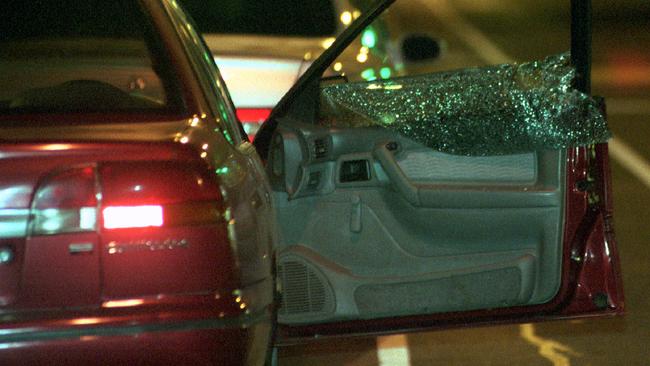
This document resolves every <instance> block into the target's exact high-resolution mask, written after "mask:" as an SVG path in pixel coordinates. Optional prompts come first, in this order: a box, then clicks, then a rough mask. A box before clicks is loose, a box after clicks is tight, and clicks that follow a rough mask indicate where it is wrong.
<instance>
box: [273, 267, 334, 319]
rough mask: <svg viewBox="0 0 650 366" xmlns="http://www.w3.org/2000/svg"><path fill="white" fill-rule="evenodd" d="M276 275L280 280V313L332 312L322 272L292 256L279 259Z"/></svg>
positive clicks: (308, 313) (331, 302) (320, 313)
mask: <svg viewBox="0 0 650 366" xmlns="http://www.w3.org/2000/svg"><path fill="white" fill-rule="evenodd" d="M278 276H279V277H280V280H281V281H282V302H281V305H280V309H279V313H280V315H285V316H294V315H298V316H312V315H322V314H323V313H331V312H332V308H333V304H334V301H333V295H332V291H331V289H330V287H329V286H328V285H327V282H326V281H325V278H324V277H323V276H322V274H321V273H320V272H318V271H317V270H316V269H314V268H313V267H312V266H310V265H309V264H308V263H305V262H304V261H302V260H296V259H293V258H292V259H291V260H285V261H281V262H280V264H279V266H278Z"/></svg>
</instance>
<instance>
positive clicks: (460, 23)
mask: <svg viewBox="0 0 650 366" xmlns="http://www.w3.org/2000/svg"><path fill="white" fill-rule="evenodd" d="M418 3H419V4H420V6H422V7H425V8H427V9H428V10H429V11H431V13H432V14H434V15H436V16H437V17H438V20H439V21H440V22H441V23H442V24H443V25H445V26H446V27H448V28H449V29H450V30H451V31H452V32H454V34H455V35H456V36H457V37H458V38H459V39H460V40H462V41H463V42H464V43H465V45H466V46H467V47H469V48H470V49H472V50H474V52H475V53H476V54H477V56H479V57H480V58H481V59H483V61H485V62H486V63H488V64H500V63H512V62H515V59H514V58H513V57H511V56H509V55H508V54H507V53H506V52H504V51H503V50H502V49H501V48H500V47H499V46H497V44H496V43H494V42H493V41H492V40H491V39H490V38H488V37H487V36H486V35H485V34H484V33H483V32H482V31H481V30H479V29H478V28H476V27H475V26H474V25H472V24H471V23H469V22H468V21H467V20H465V18H464V17H463V16H462V15H460V14H459V13H458V11H456V10H455V9H454V8H453V7H452V6H451V5H449V1H448V0H418ZM619 103H620V104H619ZM639 104H641V106H639ZM646 105H647V104H646V103H643V102H642V103H638V101H636V102H635V101H628V102H623V103H621V102H620V101H618V100H617V101H615V102H614V105H613V106H612V107H613V110H610V113H612V114H619V113H620V114H624V113H621V112H628V113H633V114H638V112H645V109H646V108H647V107H645V106H646ZM609 152H610V155H611V157H612V159H613V160H614V161H615V162H616V163H618V164H620V165H622V166H623V167H624V168H625V169H627V170H628V171H629V172H630V173H632V174H633V175H634V176H635V177H636V178H638V179H639V180H640V181H641V182H642V183H643V184H645V185H646V187H648V188H650V164H649V163H648V162H647V160H645V159H644V158H643V156H641V154H639V153H638V152H636V151H635V150H634V149H633V148H632V147H631V146H629V145H627V144H626V143H625V142H623V141H622V140H620V139H618V138H616V139H611V140H610V141H609Z"/></svg>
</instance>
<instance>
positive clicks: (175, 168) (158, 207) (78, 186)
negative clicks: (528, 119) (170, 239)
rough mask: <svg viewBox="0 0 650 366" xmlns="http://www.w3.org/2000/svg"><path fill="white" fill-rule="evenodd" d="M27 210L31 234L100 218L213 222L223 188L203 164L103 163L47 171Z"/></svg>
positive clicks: (134, 224)
mask: <svg viewBox="0 0 650 366" xmlns="http://www.w3.org/2000/svg"><path fill="white" fill-rule="evenodd" d="M98 198H101V200H98ZM100 212H101V215H99V213H100ZM31 216H32V222H31V234H32V235H49V234H62V233H74V232H92V231H96V230H97V229H98V223H99V222H101V223H102V225H101V228H103V229H105V230H113V229H129V228H146V227H162V226H166V227H173V226H182V225H194V224H202V223H214V222H217V221H219V220H221V219H222V218H221V192H220V190H219V188H218V184H217V183H216V182H215V181H214V177H211V176H210V175H208V174H207V170H206V169H205V168H204V167H198V166H191V165H190V164H187V163H168V162H158V163H155V162H146V163H141V162H138V163H106V164H103V165H102V166H101V167H100V168H99V171H97V168H95V167H94V166H85V167H79V168H72V169H67V170H63V171H59V172H56V173H54V174H50V175H49V176H47V177H46V178H45V179H43V180H42V182H41V183H40V184H39V187H38V189H37V192H36V195H35V196H34V199H33V202H32V208H31Z"/></svg>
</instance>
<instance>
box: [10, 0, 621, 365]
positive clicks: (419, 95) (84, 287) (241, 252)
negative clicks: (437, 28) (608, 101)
mask: <svg viewBox="0 0 650 366" xmlns="http://www.w3.org/2000/svg"><path fill="white" fill-rule="evenodd" d="M390 3H391V1H388V0H386V1H380V2H378V3H377V4H376V5H374V6H373V7H371V8H369V9H366V11H364V12H363V14H362V15H361V16H360V17H359V18H358V19H357V20H356V21H355V23H354V24H353V25H352V26H351V27H349V28H348V29H347V30H346V31H344V32H343V34H342V35H341V36H340V37H339V38H338V39H337V41H335V43H334V44H333V45H332V46H331V47H330V48H329V49H328V50H327V51H326V52H325V53H324V54H323V55H322V56H321V58H319V59H318V60H317V61H316V62H315V63H314V64H313V65H312V67H311V68H310V69H309V70H307V72H305V73H304V74H303V76H302V77H301V78H300V79H299V81H298V82H297V84H296V85H295V86H294V88H293V89H292V90H290V91H289V93H288V94H287V95H286V96H285V97H284V98H283V100H282V101H281V102H280V103H279V104H278V106H277V107H276V108H275V109H274V111H273V112H272V113H271V116H270V117H269V119H268V120H267V121H266V123H265V124H264V125H263V126H262V128H261V130H260V132H259V133H258V135H257V138H256V140H255V146H253V145H251V144H250V143H249V142H248V141H247V138H246V136H245V133H244V132H243V129H242V128H241V124H240V123H239V122H238V120H237V119H236V116H235V109H234V107H233V105H232V102H231V100H230V97H229V95H228V92H227V90H226V87H225V85H224V84H223V81H222V79H221V77H220V76H219V72H218V70H217V68H216V67H215V65H214V61H213V58H212V56H211V54H210V52H209V50H208V49H207V48H206V47H205V45H204V43H203V41H202V39H201V38H200V36H199V35H198V34H197V33H196V31H195V28H194V27H193V25H192V23H191V21H189V20H188V19H187V18H186V17H185V16H184V14H183V12H182V10H181V9H180V7H179V6H178V5H177V3H176V2H175V1H174V0H142V1H136V0H115V1H98V0H85V1H73V0H70V1H59V2H47V3H46V2H24V3H20V4H14V3H6V2H5V3H3V4H2V5H0V10H1V12H0V13H1V14H3V22H2V25H1V27H2V28H1V29H0V80H2V84H1V85H2V88H1V90H0V110H1V114H0V124H1V125H2V132H3V133H2V136H1V137H0V167H1V171H2V172H3V174H2V175H1V176H0V316H1V317H0V364H2V365H41V364H57V365H77V364H102V365H110V364H128V365H150V364H173V365H183V364H187V365H239V364H241V365H260V364H264V363H265V362H267V363H272V362H274V361H275V360H274V359H273V357H272V356H273V353H272V352H270V350H271V349H272V345H273V343H274V342H275V344H278V345H281V344H283V343H288V342H299V341H305V340H309V339H311V338H313V337H315V336H317V335H318V336H321V337H322V336H339V335H350V334H359V333H363V334H373V333H387V332H403V331H408V330H417V329H430V328H446V327H453V326H459V325H469V324H491V323H501V322H520V321H536V320H542V319H554V318H555V319H557V318H569V317H577V316H598V315H612V314H621V313H622V312H623V293H622V288H621V277H620V272H619V269H618V256H617V249H616V245H615V240H614V237H613V230H612V226H611V220H612V209H611V207H612V206H611V193H610V192H611V191H610V185H609V184H610V181H609V167H608V160H607V145H606V140H607V136H608V131H607V127H606V123H605V121H604V113H603V109H604V108H603V106H602V105H601V104H600V103H599V102H598V101H597V100H595V99H593V98H591V97H590V96H589V95H588V74H589V73H588V57H586V56H588V52H587V49H586V48H581V46H582V45H583V44H584V42H578V41H576V42H575V43H574V46H575V48H574V50H573V51H574V52H573V57H572V58H569V57H568V56H567V55H559V56H556V57H551V58H549V59H547V60H545V61H539V62H532V63H525V64H521V65H499V66H494V67H488V68H481V69H470V70H461V71H454V72H447V73H436V74H424V75H418V76H406V77H399V78H384V79H385V80H379V78H377V79H375V78H368V77H364V79H366V80H363V81H356V82H346V80H347V77H346V76H344V75H341V76H339V77H334V78H328V79H327V80H325V81H321V75H322V74H323V73H324V72H325V71H326V70H327V69H329V68H330V67H331V65H332V63H334V62H337V60H336V58H337V55H338V54H339V53H340V52H341V51H342V50H343V48H345V46H346V44H348V43H350V42H352V41H353V39H354V38H355V37H357V36H358V35H359V34H360V33H361V31H362V30H364V29H367V26H369V25H370V23H371V22H372V21H373V19H375V17H377V16H378V15H379V14H380V13H381V12H382V11H383V10H384V9H385V8H387V7H388V6H389V4H390ZM576 11H577V12H578V13H577V14H582V13H580V9H579V7H577V9H576ZM581 18H582V17H580V16H576V19H581ZM580 25H581V23H576V29H575V33H576V35H577V36H579V35H581V34H584V33H583V30H580ZM577 38H579V37H577ZM364 47H365V46H364ZM384 51H386V50H380V49H373V47H368V48H367V49H366V50H365V51H364V50H362V52H366V53H367V55H369V56H373V55H374V56H377V57H378V58H381V57H380V56H381V54H382V52H384ZM576 70H577V74H576ZM379 74H381V71H379ZM576 75H577V76H576ZM362 76H363V75H362ZM366 76H368V75H367V73H366ZM497 86H498V87H497ZM259 156H262V157H263V159H260V157H259ZM263 161H265V164H264V163H263Z"/></svg>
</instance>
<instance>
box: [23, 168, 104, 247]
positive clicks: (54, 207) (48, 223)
mask: <svg viewBox="0 0 650 366" xmlns="http://www.w3.org/2000/svg"><path fill="white" fill-rule="evenodd" d="M31 216H32V226H31V233H32V235H46V234H58V233H72V232H84V231H95V230H96V229H97V219H98V218H97V195H96V178H95V169H94V168H93V167H80V168H73V169H69V170H65V171H60V172H56V173H54V174H51V175H49V176H48V177H46V178H45V179H44V180H43V181H42V182H41V184H40V185H39V189H38V190H37V192H36V195H35V196H34V200H33V202H32V212H31Z"/></svg>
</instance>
